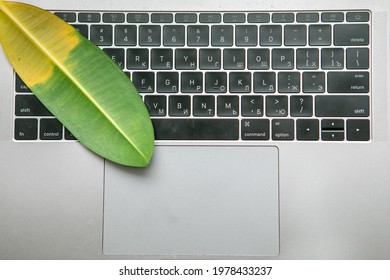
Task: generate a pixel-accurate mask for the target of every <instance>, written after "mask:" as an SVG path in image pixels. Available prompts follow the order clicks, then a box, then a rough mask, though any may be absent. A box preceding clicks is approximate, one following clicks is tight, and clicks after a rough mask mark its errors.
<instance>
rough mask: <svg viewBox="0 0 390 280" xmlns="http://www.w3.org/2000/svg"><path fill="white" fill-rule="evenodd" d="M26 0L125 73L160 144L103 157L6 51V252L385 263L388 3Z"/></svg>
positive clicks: (14, 255)
mask: <svg viewBox="0 0 390 280" xmlns="http://www.w3.org/2000/svg"><path fill="white" fill-rule="evenodd" d="M25 2H27V3H30V4H33V5H36V6H39V7H41V8H44V9H47V10H49V11H51V12H53V13H55V14H56V15H57V16H58V17H60V18H61V19H63V20H65V21H67V22H68V23H69V24H71V25H73V26H74V27H75V28H76V29H78V30H79V32H80V33H81V34H83V35H84V36H86V37H87V38H88V39H89V40H91V41H92V42H93V43H95V44H96V45H98V46H99V47H101V48H102V49H103V50H104V51H105V52H106V54H107V55H109V56H110V57H111V58H112V59H113V60H114V61H115V62H116V63H117V64H118V67H121V68H122V69H123V71H124V72H125V74H126V75H128V76H129V78H130V79H131V80H132V81H133V83H134V84H135V86H136V87H137V88H138V90H139V92H140V95H141V96H142V98H143V101H144V103H145V105H146V107H147V108H148V110H149V114H150V116H151V119H152V122H153V125H154V130H155V136H156V141H155V153H154V156H153V158H152V161H151V164H150V166H149V167H147V168H131V167H125V166H121V165H118V164H115V163H113V162H110V161H108V160H105V159H103V158H101V157H99V156H98V155H96V154H94V153H92V152H91V151H89V150H88V149H86V148H85V147H83V146H82V145H81V144H80V143H79V142H78V141H77V140H76V139H74V138H73V137H72V135H71V134H70V133H69V131H67V129H66V128H64V127H63V126H62V124H61V123H59V122H58V121H57V120H56V119H55V118H54V117H53V116H52V115H51V113H50V112H48V111H47V110H46V109H45V108H44V107H43V105H42V104H41V103H40V102H39V101H38V100H37V99H36V98H35V96H34V95H33V93H31V92H30V90H29V88H28V87H27V86H26V85H25V84H24V83H23V81H22V79H20V78H19V77H18V75H17V74H15V73H14V71H13V69H12V67H11V66H10V64H9V63H8V61H7V59H6V58H5V56H4V54H3V53H2V52H1V53H0V69H1V70H0V173H1V175H0V228H1V230H0V258H1V259H119V258H121V259H122V258H126V259H138V258H141V259H154V258H157V259H177V258H184V259H188V258H189V259H192V258H202V259H212V258H244V259H249V258H254V259H258V258H262V259H263V258H266V259H388V258H390V187H389V182H390V173H389V170H390V160H389V158H390V138H389V137H390V136H389V122H390V114H389V112H390V101H389V100H390V99H389V98H388V94H389V92H390V91H389V82H388V81H389V78H390V76H389V70H390V69H389V62H390V61H389V49H390V48H389V34H390V33H389V17H390V14H389V13H390V4H389V2H388V1H385V0H381V1H350V0H338V1H279V0H275V1H255V0H249V1H239V2H234V1H226V0H225V1H224V0H215V1H200V0H199V1H193V0H192V1H187V0H182V1H155V0H145V1H138V2H137V1H135V2H134V1H131V2H129V1H124V0H121V1H104V0H99V1H96V0H93V1H92V0H84V1H73V0H70V1H56V2H53V1H47V0H27V1H25ZM113 98H114V94H113Z"/></svg>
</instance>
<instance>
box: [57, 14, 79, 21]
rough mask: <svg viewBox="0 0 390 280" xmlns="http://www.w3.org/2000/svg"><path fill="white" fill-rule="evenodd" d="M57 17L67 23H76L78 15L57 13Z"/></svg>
mask: <svg viewBox="0 0 390 280" xmlns="http://www.w3.org/2000/svg"><path fill="white" fill-rule="evenodd" d="M54 14H55V15H56V16H57V17H59V18H60V19H62V20H63V21H66V22H75V21H76V13H72V12H55V13H54Z"/></svg>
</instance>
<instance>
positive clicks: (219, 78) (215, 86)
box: [205, 72, 227, 93]
mask: <svg viewBox="0 0 390 280" xmlns="http://www.w3.org/2000/svg"><path fill="white" fill-rule="evenodd" d="M205 87H206V92H207V93H225V92H226V91H227V75H226V72H206V74H205Z"/></svg>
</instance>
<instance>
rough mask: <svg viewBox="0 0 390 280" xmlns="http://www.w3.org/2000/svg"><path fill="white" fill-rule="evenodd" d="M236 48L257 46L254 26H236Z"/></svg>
mask: <svg viewBox="0 0 390 280" xmlns="http://www.w3.org/2000/svg"><path fill="white" fill-rule="evenodd" d="M235 38H236V46H257V42H258V40H257V26H256V25H236V37H235Z"/></svg>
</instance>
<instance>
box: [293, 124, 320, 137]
mask: <svg viewBox="0 0 390 280" xmlns="http://www.w3.org/2000/svg"><path fill="white" fill-rule="evenodd" d="M297 139H298V140H304V141H317V140H318V139H319V122H318V120H315V119H300V120H297Z"/></svg>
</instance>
